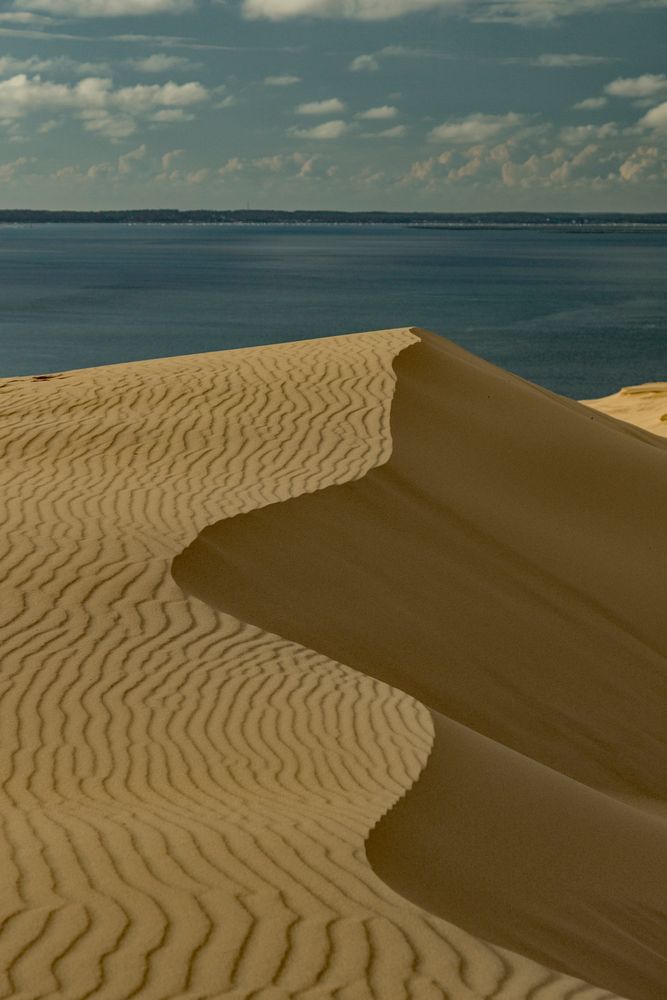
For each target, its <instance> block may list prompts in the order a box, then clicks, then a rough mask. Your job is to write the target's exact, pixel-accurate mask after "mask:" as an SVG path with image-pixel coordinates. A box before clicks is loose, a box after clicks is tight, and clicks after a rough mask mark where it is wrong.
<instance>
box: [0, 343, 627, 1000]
mask: <svg viewBox="0 0 667 1000" xmlns="http://www.w3.org/2000/svg"><path fill="white" fill-rule="evenodd" d="M416 340H417V338H416V337H415V335H414V334H413V333H411V332H410V331H409V330H405V329H402V330H395V331H384V332H380V333H372V334H364V335H358V336H353V337H340V338H333V339H330V340H324V341H311V342H306V343H299V344H292V345H281V346H277V347H268V348H259V349H255V350H247V351H234V352H225V353H219V354H209V355H199V356H193V357H187V358H173V359H167V360H163V361H154V362H145V363H136V364H130V365H119V366H112V367H108V368H100V369H91V370H87V371H80V372H68V373H64V374H62V375H57V376H54V377H52V378H44V377H40V378H35V379H30V378H25V379H14V380H5V381H4V382H2V384H1V385H0V433H1V444H0V448H1V454H2V463H1V465H0V477H1V478H2V493H1V497H2V501H1V502H2V521H3V532H2V538H1V541H0V642H1V652H2V662H1V672H0V682H1V686H0V734H1V735H0V738H1V744H2V750H3V754H2V786H1V787H2V792H1V795H2V801H1V807H0V877H1V879H2V888H3V892H2V897H1V900H2V902H1V906H2V913H1V915H0V996H1V997H7V998H10V997H11V998H20V1000H28V998H30V1000H36V998H46V997H53V998H66V1000H84V998H88V997H91V998H95V1000H98V998H99V1000H125V998H130V997H138V998H142V1000H167V998H176V997H183V998H188V1000H195V998H196V1000H203V998H206V997H208V998H217V997H224V998H231V1000H242V998H246V997H247V998H250V997H253V998H255V1000H284V998H288V997H303V998H305V1000H324V998H328V997H336V998H337V1000H368V998H377V1000H394V998H396V1000H402V998H408V997H409V998H415V1000H431V998H443V997H447V998H449V1000H473V998H475V1000H477V998H482V997H484V998H490V997H494V998H495V1000H518V998H524V997H525V998H528V997H533V998H535V1000H565V998H569V1000H573V998H575V1000H605V998H609V997H611V996H612V994H611V993H609V992H608V991H607V990H606V989H605V988H598V987H597V986H587V985H586V983H585V982H582V981H580V980H578V979H574V978H571V977H569V976H567V975H561V974H559V973H554V972H552V971H550V969H549V968H547V967H545V966H543V965H541V964H539V963H537V962H535V961H533V960H531V959H528V958H523V957H520V956H519V955H517V954H514V953H512V952H510V951H507V950H504V949H503V948H501V947H498V946H496V945H491V944H486V943H484V942H483V941H481V940H480V939H478V938H477V937H475V936H474V935H473V934H470V933H468V932H466V931H464V930H462V929H460V928H458V927H457V926H456V925H455V924H453V923H450V922H447V921H445V920H443V919H439V918H438V917H436V916H433V915H431V914H429V913H428V912H425V911H423V910H420V909H419V908H417V907H416V906H414V905H412V904H411V903H409V902H407V901H406V900H405V899H403V898H401V897H400V896H399V895H397V894H396V893H395V892H394V891H392V889H391V888H389V887H388V886H387V885H385V884H384V883H383V881H382V880H381V879H380V878H379V877H378V876H377V875H376V874H375V873H374V872H373V870H372V869H371V868H370V866H369V864H368V862H367V860H366V856H365V848H364V845H365V840H366V838H367V836H368V832H369V831H370V829H371V828H372V827H373V826H374V824H375V823H376V822H377V821H378V819H379V817H380V816H381V815H382V814H383V813H385V812H386V811H387V810H388V809H389V807H390V806H391V805H392V804H393V803H394V802H395V801H397V800H398V799H400V798H401V797H402V796H404V794H405V792H406V791H407V789H408V788H409V787H410V786H411V784H412V783H413V782H414V781H415V779H416V778H417V777H418V775H419V774H420V772H421V771H422V769H423V768H424V765H425V763H426V761H427V758H428V755H429V751H430V748H431V744H432V739H433V723H432V719H431V715H430V714H429V712H428V711H427V710H426V708H424V706H422V705H420V704H419V703H418V702H416V701H415V700H414V699H413V698H411V697H410V696H409V695H407V694H403V693H401V692H400V691H398V690H395V689H392V688H391V687H389V686H387V685H386V684H383V683H380V682H379V681H377V680H375V679H372V678H371V677H369V676H366V675H365V674H363V673H358V672H356V671H355V670H353V669H352V668H351V667H350V666H347V665H345V666H343V665H341V664H340V663H337V662H335V661H333V660H331V659H328V658H327V657H326V655H324V654H323V653H322V652H320V651H317V652H315V651H312V650H309V649H305V648H303V647H301V646H298V645H296V644H295V643H293V642H291V641H288V640H287V639H283V638H278V637H277V636H275V635H270V634H266V633H264V632H261V631H259V629H258V628H256V627H254V626H252V625H249V624H245V622H244V621H242V620H239V619H235V618H233V617H231V616H230V615H228V614H224V613H222V612H220V611H217V610H215V609H213V608H212V607H209V606H207V605H206V604H205V603H203V602H202V601H200V600H198V599H196V598H194V597H190V596H187V595H184V593H183V591H182V590H181V588H180V587H179V586H178V585H177V584H176V583H175V581H174V580H173V578H172V576H171V572H170V567H171V562H172V560H173V559H174V557H175V556H176V555H177V554H178V553H179V552H181V551H182V550H183V549H184V548H185V547H186V546H187V545H188V544H189V543H190V542H191V541H192V540H193V539H194V538H195V537H196V535H197V532H199V531H201V530H202V529H204V528H205V526H206V525H207V524H211V523H213V522H216V521H218V520H219V519H220V518H225V517H226V518H230V517H232V516H233V515H236V514H240V513H243V512H246V511H250V510H252V509H254V508H257V507H261V506H264V505H267V504H274V503H276V502H277V501H286V500H288V499H289V498H290V497H294V496H297V495H299V494H303V493H306V492H312V491H315V490H322V489H324V488H325V487H328V486H330V485H333V484H336V483H342V482H345V481H351V480H354V479H358V478H359V477H363V476H364V475H365V474H367V473H368V472H369V470H370V469H372V468H373V467H375V466H377V465H378V464H380V463H382V462H386V460H387V459H388V458H389V455H390V451H391V437H390V428H389V417H390V406H391V397H392V392H393V388H394V373H393V369H392V362H393V360H394V358H395V356H396V355H397V354H398V353H399V352H401V351H404V349H405V348H409V345H411V344H413V343H416ZM404 353H405V354H406V356H407V351H404ZM286 509H287V505H286ZM207 558H208V557H207ZM249 571H250V572H251V573H254V572H255V567H253V566H249ZM424 787H426V786H424ZM405 801H406V803H407V802H408V801H409V798H406V799H405Z"/></svg>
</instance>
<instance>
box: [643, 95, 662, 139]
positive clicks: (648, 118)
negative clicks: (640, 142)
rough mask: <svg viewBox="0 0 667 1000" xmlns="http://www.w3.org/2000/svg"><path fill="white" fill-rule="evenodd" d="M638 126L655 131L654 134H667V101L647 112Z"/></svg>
mask: <svg viewBox="0 0 667 1000" xmlns="http://www.w3.org/2000/svg"><path fill="white" fill-rule="evenodd" d="M639 124H640V125H644V126H645V127H647V128H652V129H655V131H656V132H665V133H667V101H663V102H662V104H658V105H657V106H656V107H655V108H651V110H650V111H647V112H646V114H645V115H644V117H643V118H642V119H641V121H640V122H639Z"/></svg>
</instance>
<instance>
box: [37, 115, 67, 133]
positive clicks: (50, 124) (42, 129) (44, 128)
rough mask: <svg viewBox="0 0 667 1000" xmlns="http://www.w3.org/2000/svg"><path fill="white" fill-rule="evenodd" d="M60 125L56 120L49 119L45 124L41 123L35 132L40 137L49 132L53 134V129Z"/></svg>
mask: <svg viewBox="0 0 667 1000" xmlns="http://www.w3.org/2000/svg"><path fill="white" fill-rule="evenodd" d="M60 124H61V123H60V122H59V121H58V119H57V118H50V119H49V120H48V121H46V122H42V124H41V125H40V126H39V128H38V129H37V131H38V132H39V134H40V135H48V133H49V132H53V130H54V128H58V126H59V125H60Z"/></svg>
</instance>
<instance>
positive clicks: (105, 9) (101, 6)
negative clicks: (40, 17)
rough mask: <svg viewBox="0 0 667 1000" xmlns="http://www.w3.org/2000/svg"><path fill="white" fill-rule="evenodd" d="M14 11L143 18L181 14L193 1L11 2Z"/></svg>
mask: <svg viewBox="0 0 667 1000" xmlns="http://www.w3.org/2000/svg"><path fill="white" fill-rule="evenodd" d="M15 6H16V8H17V9H18V10H28V11H40V12H42V13H45V14H60V15H65V16H67V17H132V16H141V15H146V14H182V13H184V12H185V11H187V10H192V8H193V6H194V0H15Z"/></svg>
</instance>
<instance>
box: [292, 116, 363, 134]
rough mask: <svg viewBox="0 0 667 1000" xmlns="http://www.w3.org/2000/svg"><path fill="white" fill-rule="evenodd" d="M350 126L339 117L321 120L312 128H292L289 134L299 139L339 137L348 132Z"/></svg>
mask: <svg viewBox="0 0 667 1000" xmlns="http://www.w3.org/2000/svg"><path fill="white" fill-rule="evenodd" d="M349 130H350V126H349V125H348V124H347V122H344V121H342V120H341V119H334V120H332V121H330V122H322V124H321V125H315V126H314V128H293V129H290V135H294V136H297V137H298V138H299V139H340V138H341V136H343V135H345V133H346V132H349Z"/></svg>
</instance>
